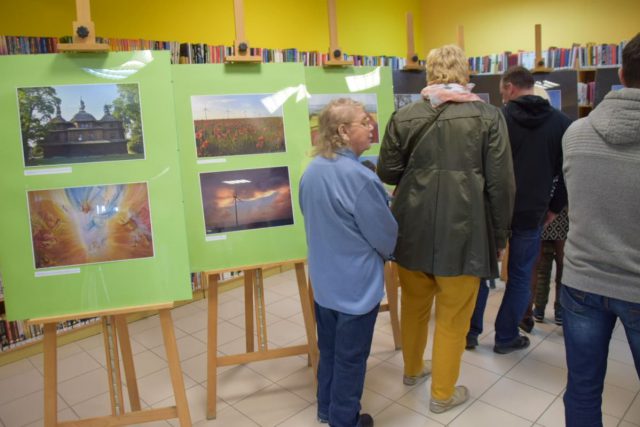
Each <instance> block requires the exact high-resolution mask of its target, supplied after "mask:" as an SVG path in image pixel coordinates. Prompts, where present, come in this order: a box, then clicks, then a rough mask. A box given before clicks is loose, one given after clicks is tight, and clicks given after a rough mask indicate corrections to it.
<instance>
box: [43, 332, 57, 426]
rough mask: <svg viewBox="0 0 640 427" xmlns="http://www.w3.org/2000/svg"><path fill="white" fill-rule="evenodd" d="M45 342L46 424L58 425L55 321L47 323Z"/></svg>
mask: <svg viewBox="0 0 640 427" xmlns="http://www.w3.org/2000/svg"><path fill="white" fill-rule="evenodd" d="M43 343H44V344H43V347H44V350H43V357H44V426H45V427H56V425H57V424H58V391H57V390H58V351H57V350H58V349H57V348H56V324H55V323H45V325H44V338H43Z"/></svg>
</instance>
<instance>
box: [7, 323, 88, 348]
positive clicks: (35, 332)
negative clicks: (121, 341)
mask: <svg viewBox="0 0 640 427" xmlns="http://www.w3.org/2000/svg"><path fill="white" fill-rule="evenodd" d="M98 319H99V318H98V317H90V318H86V319H77V320H67V321H66V322H62V323H58V326H57V329H58V333H60V332H66V331H70V330H72V329H77V328H82V327H84V326H88V325H90V324H93V323H95V322H97V321H98ZM43 333H44V328H43V327H42V325H27V324H26V322H23V321H21V320H13V321H8V320H5V319H3V318H1V317H0V352H3V351H8V350H12V349H14V348H16V347H20V346H23V345H26V344H29V343H31V342H34V341H37V340H39V339H40V337H41V336H42V334H43Z"/></svg>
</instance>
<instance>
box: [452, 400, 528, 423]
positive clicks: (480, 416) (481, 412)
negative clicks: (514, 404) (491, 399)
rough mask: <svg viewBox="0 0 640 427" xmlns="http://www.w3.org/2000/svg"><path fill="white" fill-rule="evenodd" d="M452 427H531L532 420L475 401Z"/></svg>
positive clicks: (454, 421)
mask: <svg viewBox="0 0 640 427" xmlns="http://www.w3.org/2000/svg"><path fill="white" fill-rule="evenodd" d="M449 426H451V427H496V426H508V427H529V426H531V421H529V420H525V419H524V418H521V417H518V416H516V415H513V414H511V413H509V412H505V411H503V410H501V409H499V408H496V407H494V406H491V405H489V404H487V403H485V402H482V401H479V400H477V401H475V402H474V403H473V404H472V405H471V406H469V407H468V408H467V409H466V410H465V411H464V412H463V413H461V414H460V415H459V416H458V417H456V419H455V420H453V422H451V424H449Z"/></svg>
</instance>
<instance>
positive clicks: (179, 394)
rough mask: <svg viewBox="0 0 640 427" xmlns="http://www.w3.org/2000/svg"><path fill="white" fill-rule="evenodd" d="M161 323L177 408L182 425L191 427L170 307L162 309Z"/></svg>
mask: <svg viewBox="0 0 640 427" xmlns="http://www.w3.org/2000/svg"><path fill="white" fill-rule="evenodd" d="M160 323H161V325H162V336H163V337H164V346H165V348H166V350H167V361H168V362H169V372H170V373H171V384H172V385H173V395H174V396H175V399H176V410H177V411H178V420H179V421H180V426H181V427H191V415H190V414H189V404H188V402H187V393H186V392H185V390H184V378H183V377H182V369H180V357H179V355H178V345H177V344H176V334H175V331H174V330H173V320H172V319H171V311H169V309H163V310H160Z"/></svg>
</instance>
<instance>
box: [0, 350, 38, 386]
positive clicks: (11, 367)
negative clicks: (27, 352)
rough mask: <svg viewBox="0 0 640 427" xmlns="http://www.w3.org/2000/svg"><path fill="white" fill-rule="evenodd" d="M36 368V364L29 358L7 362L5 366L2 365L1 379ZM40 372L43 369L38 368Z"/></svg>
mask: <svg viewBox="0 0 640 427" xmlns="http://www.w3.org/2000/svg"><path fill="white" fill-rule="evenodd" d="M0 354H1V353H0ZM34 369H35V366H33V364H32V363H31V361H30V360H29V359H22V360H18V361H15V362H12V363H9V364H6V365H4V366H0V381H2V380H5V379H7V378H10V377H14V376H16V375H21V374H23V373H26V372H29V371H32V370H34ZM38 372H41V371H40V370H38Z"/></svg>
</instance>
